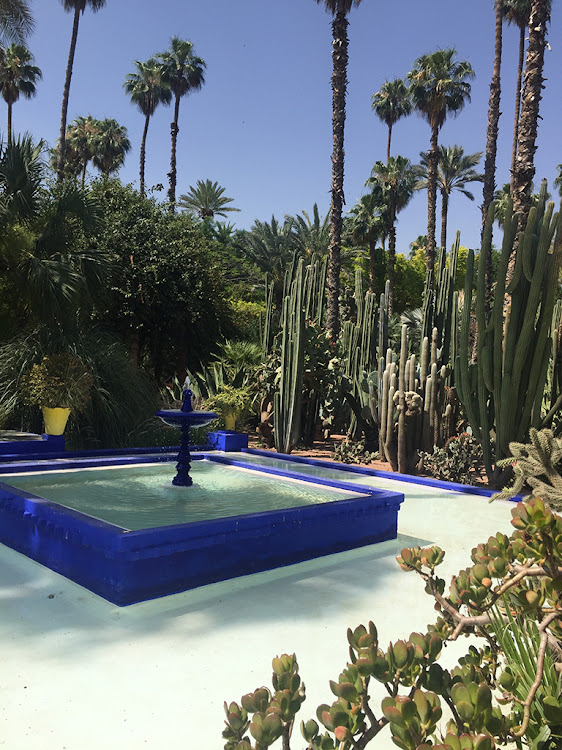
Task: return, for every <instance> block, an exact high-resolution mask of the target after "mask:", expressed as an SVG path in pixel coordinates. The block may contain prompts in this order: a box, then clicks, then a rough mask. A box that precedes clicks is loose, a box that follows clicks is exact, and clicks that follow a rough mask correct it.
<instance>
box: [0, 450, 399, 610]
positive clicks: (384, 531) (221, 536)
mask: <svg viewBox="0 0 562 750" xmlns="http://www.w3.org/2000/svg"><path fill="white" fill-rule="evenodd" d="M162 458H163V459H164V460H165V458H164V457H163V456H162ZM192 458H194V459H199V460H201V459H204V458H205V459H208V460H214V461H220V462H222V463H225V464H230V465H234V466H242V467H245V468H246V467H247V468H251V469H252V470H258V471H265V472H267V473H270V474H275V475H277V476H279V477H290V478H293V479H301V480H304V481H307V482H310V483H313V484H321V485H325V486H330V487H339V488H342V489H344V490H346V491H349V492H350V493H361V494H363V495H365V496H366V497H362V498H357V499H343V500H336V501H333V502H327V503H321V504H318V505H313V506H303V507H298V508H289V509H286V510H281V511H266V512H263V513H254V514H249V515H243V516H235V517H230V518H223V519H217V520H212V521H203V522H196V523H187V524H178V525H175V526H167V527H163V528H157V529H143V530H140V531H126V530H124V529H122V528H120V527H118V526H114V525H112V524H109V523H106V522H104V521H99V520H96V519H94V518H91V517H90V516H87V515H85V514H83V513H80V512H78V511H74V510H71V509H69V508H66V507H64V506H62V505H59V504H58V503H54V502H52V501H49V500H46V499H44V498H40V497H37V496H35V495H32V494H31V493H28V492H27V493H26V492H25V491H23V490H19V489H16V488H13V487H10V486H9V485H8V484H2V483H0V541H1V542H3V543H4V544H6V545H8V546H9V547H12V548H13V549H16V550H17V551H18V552H22V553H23V554H25V555H27V556H28V557H30V558H32V559H33V560H37V561H38V562H40V563H42V564H43V565H46V566H47V567H49V568H51V569H52V570H55V571H56V572H58V573H61V574H62V575H64V576H66V577H67V578H70V579H71V580H73V581H75V582H76V583H79V584H81V585H82V586H85V587H86V588H88V589H90V590H91V591H93V592H95V593H96V594H99V595H100V596H103V597H105V598H106V599H108V600H109V601H111V602H114V603H115V604H118V605H120V606H122V605H126V604H133V603H135V602H139V601H144V600H146V599H151V598H155V597H159V596H164V595H166V594H172V593H176V592H179V591H185V590H186V589H191V588H195V587H197V586H203V585H205V584H208V583H213V582H215V581H223V580H226V579H229V578H235V577H237V576H241V575H247V574H249V573H256V572H259V571H263V570H269V569H271V568H276V567H280V566H283V565H290V564H292V563H296V562H300V561H302V560H309V559H312V558H315V557H320V556H322V555H329V554H332V553H334V552H340V551H343V550H347V549H353V548H355V547H360V546H364V545H367V544H373V543H375V542H380V541H384V540H387V539H393V538H395V537H396V533H397V516H398V510H399V507H400V504H401V503H402V502H403V500H404V496H403V495H402V494H399V493H396V492H387V491H382V490H375V489H372V488H369V487H361V486H358V485H355V484H348V483H342V482H335V481H334V480H328V479H323V478H318V477H309V476H304V475H300V474H298V473H296V472H289V471H282V470H280V469H273V470H271V471H269V472H268V469H267V468H266V467H256V466H253V465H251V466H250V465H249V464H245V463H243V462H239V461H234V460H232V459H229V458H226V457H224V456H219V455H217V454H213V453H208V454H199V455H196V456H195V455H194V456H193V457H192ZM151 459H152V460H153V457H146V460H151ZM125 462H126V459H124V458H123V459H120V460H115V459H113V460H112V461H111V459H109V458H97V459H96V458H92V459H90V460H85V461H83V462H81V461H79V460H77V459H75V460H73V461H71V462H68V461H65V462H64V465H65V466H68V465H69V464H70V465H72V466H75V467H80V468H83V467H85V466H92V465H108V464H109V465H118V464H123V463H125ZM128 462H131V463H132V462H135V463H138V462H139V459H138V457H137V458H133V457H130V458H129V459H128ZM45 463H46V462H45ZM12 467H13V468H12ZM15 467H16V465H12V466H11V467H10V468H11V469H12V471H22V470H23V471H26V470H27V471H33V470H43V469H44V468H46V466H45V465H43V463H42V464H35V465H33V464H31V463H29V462H27V463H24V462H20V463H19V464H17V469H16V468H15ZM7 468H8V467H7V466H3V467H2V469H3V470H5V469H7ZM49 468H50V469H52V470H60V469H61V463H60V462H55V463H53V464H50V465H49ZM187 492H189V490H187Z"/></svg>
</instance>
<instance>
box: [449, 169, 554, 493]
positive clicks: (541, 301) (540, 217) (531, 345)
mask: <svg viewBox="0 0 562 750" xmlns="http://www.w3.org/2000/svg"><path fill="white" fill-rule="evenodd" d="M494 212H495V206H494V210H491V211H489V212H488V220H487V222H486V227H485V231H484V235H483V238H482V250H481V253H480V256H481V257H482V258H484V257H486V253H487V251H488V249H489V247H490V245H491V242H492V222H493V219H494ZM517 220H518V217H517V215H515V214H514V213H513V206H512V204H511V202H510V203H509V205H508V208H507V211H506V219H505V223H504V238H503V244H502V254H501V261H500V266H499V269H498V278H497V283H496V291H495V296H494V301H493V306H492V309H491V311H490V312H489V313H488V312H487V310H486V300H485V296H486V295H485V264H484V263H479V267H478V283H477V294H476V320H477V327H478V347H477V359H476V362H471V352H470V351H469V343H468V338H469V325H470V307H471V301H472V280H473V274H474V254H473V253H472V251H470V252H469V255H468V259H467V274H466V282H465V301H464V305H465V306H464V311H463V319H462V326H461V335H460V341H459V350H458V356H457V358H456V361H455V382H456V386H457V389H458V394H459V398H460V399H461V401H462V403H463V404H464V406H465V409H466V413H467V416H468V420H469V422H470V425H471V427H472V431H473V434H474V435H475V437H476V438H477V439H478V440H479V442H480V443H481V445H482V451H483V454H484V464H485V467H486V473H487V475H488V480H489V482H490V483H491V485H492V486H494V487H498V486H499V485H500V484H502V483H503V480H504V478H505V476H506V474H505V472H509V469H504V468H502V467H501V466H498V465H497V462H498V461H501V459H503V458H505V457H507V456H508V455H509V443H510V442H519V443H520V442H523V441H524V440H525V438H526V436H527V434H528V432H529V428H530V427H540V426H541V423H542V415H541V407H542V398H543V392H544V386H545V381H546V376H547V369H548V363H549V360H550V355H551V347H550V346H549V343H548V338H549V335H550V333H551V325H552V317H553V310H554V301H555V296H556V289H557V285H558V273H559V269H560V262H561V259H562V222H561V218H560V214H554V204H553V203H549V205H548V207H547V206H546V183H543V185H542V187H541V191H540V194H539V201H538V204H537V206H536V207H533V208H532V209H531V211H530V213H529V220H528V222H527V226H526V229H525V231H524V232H521V233H520V234H519V237H518V238H517V253H516V260H515V268H514V271H513V276H512V278H511V280H508V265H509V259H510V256H511V254H512V252H513V248H514V246H515V240H516V229H517ZM553 240H554V242H553ZM492 434H494V435H495V440H493V439H492Z"/></svg>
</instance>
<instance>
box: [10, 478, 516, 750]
mask: <svg viewBox="0 0 562 750" xmlns="http://www.w3.org/2000/svg"><path fill="white" fill-rule="evenodd" d="M361 481H362V483H365V481H364V479H362V480H361ZM391 485H392V486H393V488H396V489H397V490H398V491H405V492H406V495H407V500H406V502H405V503H404V504H403V506H402V509H401V511H400V513H399V531H400V537H399V539H398V540H397V541H393V542H384V543H382V544H379V545H373V546H371V547H366V548H363V549H361V550H354V551H352V552H345V553H341V554H338V555H333V556H331V557H326V558H322V559H319V560H314V561H311V562H307V563H301V564H299V565H294V566H290V567H287V568H283V569H280V570H276V571H271V572H267V573H259V574H257V575H253V576H247V577H245V578H241V579H237V580H234V581H227V582H224V583H219V584H214V585H211V586H207V587H204V588H201V589H198V590H195V591H191V592H186V593H183V594H177V595H175V596H170V597H166V598H163V599H160V600H156V601H151V602H144V603H142V604H136V605H133V606H131V607H127V608H119V607H116V606H114V605H112V604H109V603H108V602H106V601H105V600H103V599H100V598H99V597H97V596H96V595H94V594H92V593H90V592H89V591H87V590H86V589H83V588H81V587H80V586H78V585H76V584H74V583H71V582H70V581H68V580H66V579H65V578H63V577H61V576H59V575H57V574H55V573H53V572H51V571H50V570H48V569H46V568H44V567H42V566H41V565H39V564H37V563H34V562H32V561H31V560H29V559H27V558H25V557H23V556H21V555H19V554H18V553H16V552H13V551H12V550H10V549H8V548H6V547H4V546H3V545H0V746H1V747H5V748H8V749H9V750H102V749H103V750H137V748H138V749H142V748H149V749H150V750H180V749H181V750H220V749H221V748H222V746H223V744H222V740H221V731H222V727H223V708H222V705H223V701H224V700H233V699H236V700H239V698H240V696H241V695H242V694H243V693H246V692H248V691H250V690H253V689H255V688H256V687H258V686H260V685H262V684H266V685H268V684H269V681H270V676H271V659H272V657H273V656H275V655H277V654H279V653H283V652H289V653H292V652H293V651H294V652H296V653H297V657H298V660H299V664H300V667H301V674H302V676H303V678H304V681H305V683H306V686H307V695H308V698H307V701H306V703H305V705H304V707H303V712H302V718H305V719H307V718H310V717H312V716H314V714H315V709H316V706H317V705H318V704H319V703H323V702H327V703H331V702H332V700H333V696H332V694H331V692H330V689H329V685H328V680H329V679H335V678H337V676H338V674H339V672H340V670H341V668H342V667H343V666H344V665H345V662H346V659H347V646H346V637H345V634H346V630H347V628H348V627H349V626H351V627H355V626H356V625H358V624H359V623H365V624H366V623H367V622H368V620H369V619H372V620H374V622H375V623H376V624H377V626H378V628H379V634H380V639H381V641H382V644H383V645H386V644H387V643H388V641H389V640H390V639H391V638H392V639H393V640H394V639H396V638H398V637H405V636H406V637H407V636H408V635H409V634H410V632H412V630H422V629H424V628H425V626H426V624H427V623H428V622H430V621H433V620H434V616H435V613H434V611H433V607H432V603H431V600H430V598H429V597H428V596H427V595H426V594H424V593H423V586H422V585H421V582H420V581H419V580H417V578H416V577H415V576H414V574H406V573H403V572H402V571H401V570H400V569H399V568H398V565H397V564H396V562H395V560H394V557H395V555H396V554H398V553H399V552H400V550H401V549H402V547H404V546H413V545H414V544H416V543H418V540H421V542H422V543H434V544H439V545H440V546H442V547H443V548H445V549H446V550H447V555H446V565H445V566H444V568H443V569H442V570H443V575H444V577H446V578H449V576H450V575H451V574H452V573H454V572H456V571H458V570H459V569H460V568H461V567H466V565H468V564H469V552H470V549H471V548H472V547H473V546H474V545H475V544H477V543H478V542H480V541H484V540H486V539H487V538H488V536H489V535H490V534H492V533H495V532H496V531H498V530H501V531H504V532H507V533H509V529H510V525H509V520H510V517H511V516H510V509H511V507H512V505H511V504H510V503H499V502H497V503H493V504H491V505H490V504H489V503H488V501H487V499H486V498H480V497H475V496H470V495H458V494H455V493H450V492H444V491H436V490H432V489H429V488H423V489H422V488H420V487H418V486H416V485H410V484H400V485H398V484H397V483H394V482H392V483H391ZM391 485H390V484H389V482H388V480H380V483H379V484H378V486H391ZM460 646H461V648H462V649H463V651H464V649H465V647H466V643H461V644H460ZM447 655H448V657H449V658H451V659H452V657H453V655H454V650H451V649H450V650H449V651H448V652H447ZM381 697H382V696H381ZM304 745H305V743H304V741H301V740H300V733H298V734H297V736H296V737H295V740H294V742H293V748H294V750H299V749H300V748H302V747H304ZM375 747H376V748H382V750H388V749H389V748H391V747H395V746H394V745H393V743H392V742H391V741H390V739H389V738H388V735H385V739H384V740H382V741H379V742H377V743H376V744H375V745H374V748H375Z"/></svg>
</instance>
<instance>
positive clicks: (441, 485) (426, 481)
mask: <svg viewBox="0 0 562 750" xmlns="http://www.w3.org/2000/svg"><path fill="white" fill-rule="evenodd" d="M241 452H242V453H249V454H250V455H254V456H264V457H265V458H278V459H280V460H281V461H292V462H293V463H300V464H309V465H310V466H319V467H321V468H323V469H337V470H338V471H348V472H350V473H352V474H365V475H367V476H371V477H381V479H394V480H395V481H399V482H408V483H410V484H421V485H425V486H427V487H435V488H436V489H440V490H451V491H453V492H462V493H465V494H468V495H480V496H483V497H492V496H493V495H497V494H498V493H497V490H487V489H485V488H484V487H474V486H473V485H467V484H459V483H458V482H444V481H442V480H440V479H431V478H430V477H418V476H413V475H412V474H400V473H399V472H395V471H380V470H379V469H368V468H367V467H364V466H355V465H353V464H344V463H340V462H339V461H325V460H323V459H318V458H305V457H304V456H291V455H289V454H288V453H273V451H266V450H261V449H260V448H242V451H241ZM306 476H309V475H306ZM524 497H525V496H524V495H514V496H513V497H511V498H509V499H510V502H514V503H518V502H520V501H521V500H524Z"/></svg>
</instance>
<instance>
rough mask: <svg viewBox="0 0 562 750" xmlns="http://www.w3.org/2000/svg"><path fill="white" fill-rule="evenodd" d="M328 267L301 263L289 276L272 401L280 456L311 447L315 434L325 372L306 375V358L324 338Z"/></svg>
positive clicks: (323, 262) (316, 261) (320, 366)
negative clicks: (302, 443) (302, 445)
mask: <svg viewBox="0 0 562 750" xmlns="http://www.w3.org/2000/svg"><path fill="white" fill-rule="evenodd" d="M326 268H327V260H326V259H324V260H320V259H318V258H315V257H313V258H312V259H311V262H310V263H309V264H308V265H306V266H305V262H304V260H303V259H302V258H301V259H299V260H298V262H297V263H296V264H295V263H293V265H292V266H291V268H290V269H289V270H288V271H287V273H286V276H285V290H286V291H287V294H286V295H285V297H284V300H283V308H282V313H281V334H280V335H281V343H280V356H281V362H280V377H279V382H278V385H277V388H276V392H275V393H274V397H273V411H274V424H275V428H274V437H275V448H276V450H277V451H278V452H281V453H290V452H291V451H292V449H293V448H294V447H295V445H297V443H298V442H299V440H301V438H302V439H303V440H304V441H305V442H308V443H311V442H312V440H313V439H314V436H315V432H316V425H317V423H318V418H319V409H320V400H321V393H320V392H319V386H318V381H319V380H320V378H319V376H318V372H319V370H322V371H323V372H324V371H325V370H326V367H324V364H325V363H324V362H321V363H317V365H316V370H311V369H310V368H309V369H306V371H305V359H306V355H307V352H308V354H309V355H311V357H312V354H311V352H312V353H313V354H314V353H315V350H314V347H315V346H317V345H318V340H319V338H321V334H319V333H318V332H319V331H321V321H322V316H323V311H324V305H325V286H326V285H325V280H326ZM324 374H326V373H325V372H324Z"/></svg>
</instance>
